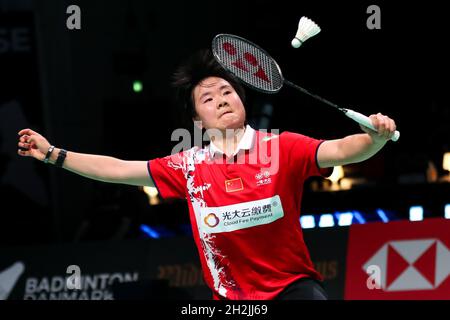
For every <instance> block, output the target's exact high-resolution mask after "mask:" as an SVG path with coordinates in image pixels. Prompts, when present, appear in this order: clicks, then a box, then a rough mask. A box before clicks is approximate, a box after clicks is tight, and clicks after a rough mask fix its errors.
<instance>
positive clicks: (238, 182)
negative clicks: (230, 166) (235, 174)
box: [225, 178, 244, 192]
mask: <svg viewBox="0 0 450 320" xmlns="http://www.w3.org/2000/svg"><path fill="white" fill-rule="evenodd" d="M225 190H227V192H236V191H241V190H244V185H243V183H242V179H241V178H236V179H231V180H226V181H225Z"/></svg>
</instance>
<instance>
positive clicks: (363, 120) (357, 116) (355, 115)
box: [345, 109, 400, 141]
mask: <svg viewBox="0 0 450 320" xmlns="http://www.w3.org/2000/svg"><path fill="white" fill-rule="evenodd" d="M345 110H346V111H345V115H346V116H347V117H349V118H350V119H353V120H355V121H356V122H358V123H359V124H362V125H363V126H365V127H367V128H369V129H372V130H374V131H376V130H375V128H374V126H373V125H372V121H371V120H370V118H369V117H366V116H365V115H363V114H361V113H359V112H356V111H353V110H350V109H345ZM399 138H400V132H399V131H395V132H394V135H393V136H392V138H391V140H392V141H397V140H398V139H399Z"/></svg>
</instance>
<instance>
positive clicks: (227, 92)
mask: <svg viewBox="0 0 450 320" xmlns="http://www.w3.org/2000/svg"><path fill="white" fill-rule="evenodd" d="M230 93H231V91H230V90H227V91H225V92H224V93H223V95H224V96H226V95H227V94H230Z"/></svg>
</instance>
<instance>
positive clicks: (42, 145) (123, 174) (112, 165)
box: [18, 129, 154, 187]
mask: <svg viewBox="0 0 450 320" xmlns="http://www.w3.org/2000/svg"><path fill="white" fill-rule="evenodd" d="M19 136H20V138H19V142H18V146H19V148H20V149H22V150H20V149H19V150H18V154H19V155H21V156H24V157H33V158H35V159H37V160H40V161H44V159H45V156H46V154H47V152H48V149H49V147H50V143H49V142H48V141H47V139H45V138H44V137H43V136H42V135H40V134H39V133H37V132H35V131H33V130H31V129H23V130H21V131H19ZM60 150H61V149H59V148H55V149H54V150H53V152H52V153H51V156H50V158H49V163H52V164H54V163H55V162H56V159H57V158H58V154H59V152H60ZM63 168H64V169H67V170H69V171H71V172H74V173H76V174H78V175H81V176H83V177H86V178H89V179H94V180H97V181H103V182H109V183H123V184H129V185H134V186H152V187H153V186H154V182H153V181H152V179H151V177H150V175H149V173H148V169H147V161H125V160H121V159H117V158H113V157H108V156H101V155H93V154H84V153H77V152H72V151H68V152H67V156H66V159H65V161H64V163H63Z"/></svg>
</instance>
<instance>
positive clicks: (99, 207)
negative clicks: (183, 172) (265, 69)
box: [0, 0, 450, 298]
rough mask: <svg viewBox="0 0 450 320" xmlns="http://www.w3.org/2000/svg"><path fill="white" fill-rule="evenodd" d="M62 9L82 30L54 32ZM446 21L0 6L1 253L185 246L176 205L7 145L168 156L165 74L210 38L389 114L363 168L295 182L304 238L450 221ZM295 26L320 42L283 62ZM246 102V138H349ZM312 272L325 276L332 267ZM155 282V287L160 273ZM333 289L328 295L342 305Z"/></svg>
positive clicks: (311, 105) (302, 115) (310, 12)
mask: <svg viewBox="0 0 450 320" xmlns="http://www.w3.org/2000/svg"><path fill="white" fill-rule="evenodd" d="M70 5H77V6H79V8H80V9H81V29H80V30H69V29H68V28H67V26H66V22H67V19H68V18H69V17H70V14H68V13H67V12H66V10H67V8H68V7H69V6H70ZM370 5H377V6H378V7H379V8H380V10H381V29H369V28H368V27H367V20H368V18H369V17H370V15H371V13H367V8H368V7H369V6H370ZM445 12H446V11H445V10H444V9H443V5H440V4H438V1H428V2H427V3H426V5H420V6H419V5H415V4H413V3H411V2H408V1H395V3H394V2H392V1H391V2H387V1H386V2H385V1H351V2H350V1H347V2H325V1H313V2H312V1H310V2H307V1H302V2H299V3H296V4H293V3H292V2H289V1H284V0H282V1H273V0H272V1H268V0H260V1H248V2H247V1H235V0H230V1H226V2H222V3H218V2H213V1H204V0H201V1H195V2H189V1H180V2H179V3H174V2H169V1H140V0H134V1H124V0H123V1H105V0H96V1H64V0H60V1H57V2H56V1H50V0H34V1H33V0H14V1H13V0H9V1H8V0H0V81H1V83H0V128H1V130H0V195H1V203H2V205H1V209H0V212H1V215H0V250H3V252H4V253H5V252H10V253H11V254H13V255H14V254H15V253H14V252H16V253H17V252H19V251H20V250H28V249H29V248H34V247H36V248H39V250H44V251H45V249H43V248H46V246H54V245H57V246H60V245H75V244H80V245H83V244H85V243H94V242H95V243H96V242H99V241H102V242H103V243H107V245H110V243H112V242H114V241H115V242H114V243H117V241H138V242H139V241H146V240H147V239H153V240H155V241H156V240H157V241H159V240H160V241H175V240H173V239H178V238H179V237H181V238H183V237H187V238H190V237H191V230H190V225H189V218H188V211H187V206H186V203H185V202H184V201H170V202H169V201H163V200H161V199H160V198H159V196H158V195H157V193H155V191H154V190H151V189H144V188H137V187H130V186H125V185H112V184H106V183H101V182H96V181H91V180H87V179H85V178H82V177H80V176H76V175H74V174H72V173H70V172H65V171H62V170H57V169H56V168H54V167H51V166H46V165H44V164H43V163H41V162H38V161H35V160H32V159H29V158H21V157H19V156H17V153H16V150H17V148H16V146H17V132H18V131H19V130H20V129H22V128H27V127H29V128H32V129H34V130H35V131H38V132H39V133H41V134H42V135H44V136H45V137H46V138H47V139H48V140H49V141H50V142H51V143H52V144H54V145H56V146H58V147H62V148H65V149H67V150H71V151H76V152H83V153H92V154H103V155H110V156H114V157H118V158H121V159H126V160H149V159H153V158H156V157H163V156H166V155H168V154H170V152H171V150H172V148H173V147H174V146H175V145H176V143H177V142H176V141H171V134H172V132H173V131H174V130H175V129H177V128H180V127H183V126H184V125H185V121H184V119H183V118H182V112H181V109H180V107H179V106H177V105H176V103H175V101H174V99H173V96H174V92H173V89H172V88H171V86H170V81H171V76H172V73H173V72H174V70H175V68H176V67H177V66H178V65H179V64H180V63H181V62H182V61H183V60H184V59H186V58H187V57H188V56H189V55H190V54H192V53H193V52H195V51H196V50H198V49H201V48H205V47H209V46H210V43H211V40H212V38H213V37H214V36H215V35H216V34H218V33H231V34H236V35H239V36H241V37H244V38H246V39H248V40H250V41H252V42H254V43H256V44H258V45H260V46H261V47H262V48H264V49H265V50H266V51H268V52H269V53H270V54H271V55H272V56H273V57H274V58H275V59H276V60H277V62H278V63H279V64H280V67H281V70H282V71H283V75H284V76H285V77H286V78H287V79H289V80H290V81H292V82H294V83H297V84H299V85H300V86H302V87H304V88H307V89H308V90H310V91H312V92H314V93H317V94H319V95H320V96H322V97H324V98H326V99H329V100H331V101H333V102H335V103H337V104H338V105H340V106H343V107H348V108H351V109H354V110H357V111H359V112H361V113H363V114H366V115H370V114H373V113H378V112H381V113H383V114H386V115H388V116H390V117H391V118H393V119H394V120H395V121H396V124H397V127H398V130H399V131H401V138H400V140H399V141H398V142H397V143H392V142H390V143H388V144H387V145H386V147H385V148H384V149H383V150H382V151H381V152H380V153H379V154H377V155H376V156H375V157H373V158H372V159H370V160H368V161H365V162H363V163H361V164H354V165H349V166H345V167H343V168H335V170H334V174H333V176H332V178H331V179H322V178H313V179H310V180H308V181H307V182H306V184H305V188H306V189H305V193H304V197H303V203H302V210H303V218H302V219H303V220H302V221H301V223H302V226H303V227H304V228H305V229H308V230H305V237H309V235H310V236H311V237H314V236H315V235H318V234H319V233H320V234H324V237H326V236H327V234H328V235H330V234H333V233H334V232H339V231H337V230H345V232H347V231H348V228H349V226H352V225H354V224H369V223H372V222H373V223H376V222H381V223H390V222H393V223H394V222H398V221H421V220H426V219H432V218H450V196H449V195H450V192H449V191H450V187H449V185H450V176H449V170H450V156H449V152H450V144H449V142H450V132H449V131H450V126H449V120H450V107H449V103H448V101H447V99H445V92H447V86H448V56H449V52H448V46H446V38H447V33H448V24H447V23H446V14H445ZM303 15H305V16H307V17H309V18H311V19H312V20H314V21H315V22H316V23H317V24H318V25H319V26H320V27H321V28H322V32H321V33H320V34H319V35H317V36H316V37H314V38H311V39H310V40H308V41H307V42H306V43H305V44H304V45H303V46H302V47H301V48H299V49H294V48H292V47H291V45H290V42H291V40H292V38H293V37H294V35H295V32H296V30H297V24H298V21H299V18H300V17H301V16H303ZM247 94H248V102H247V106H246V107H247V116H248V120H249V122H250V123H251V124H252V125H253V126H254V127H255V128H258V129H279V130H280V131H293V132H298V133H302V134H305V135H308V136H311V137H314V138H320V139H336V138H340V137H343V136H345V135H348V134H353V133H357V132H360V129H359V127H358V125H357V124H356V123H354V122H353V121H351V120H349V119H348V118H346V117H345V116H343V115H341V114H340V113H338V112H337V111H335V110H333V109H331V108H329V107H327V106H326V105H323V104H321V103H320V102H317V101H315V100H313V99H311V98H309V97H308V96H305V95H302V94H300V93H298V92H296V91H294V90H292V89H290V88H288V87H285V88H283V89H282V90H281V92H280V93H278V94H276V95H264V94H260V93H256V92H253V91H251V90H250V89H248V90H247ZM446 154H447V155H446ZM314 232H315V233H314ZM313 234H314V235H313ZM153 240H151V241H153ZM152 243H154V242H152ZM175 247H176V246H175ZM152 248H153V247H152ZM147 249H148V248H147V247H146V248H145V250H147ZM17 250H19V251H17ZM30 250H31V249H30ZM143 250H144V249H143ZM148 250H149V252H153V251H152V250H153V249H148ZM126 251H127V250H124V252H126ZM145 252H147V251H145ZM192 252H193V255H195V254H196V252H195V249H192ZM312 255H313V257H314V253H312ZM4 256H5V255H4ZM341 258H342V259H345V253H344V254H343V257H341ZM13 260H14V259H13ZM156 260H157V259H156ZM169 260H170V259H169ZM11 261H12V260H11ZM189 261H190V260H189ZM194 261H195V260H194ZM13 262H14V261H12V262H5V265H0V270H1V269H4V268H7V267H9V265H10V264H12V263H13ZM173 263H175V262H173ZM322 267H323V268H322V269H323V270H322V271H324V272H325V273H326V270H328V269H327V268H329V265H328V266H327V265H325V266H322ZM188 268H191V267H190V266H189V267H188ZM192 268H197V266H195V267H192ZM319 268H320V266H319ZM19 269H20V268H19ZM161 270H166V269H160V271H159V273H158V272H156V273H157V274H159V276H157V277H156V278H158V279H161V278H166V277H165V276H161V273H164V272H166V274H167V272H168V273H170V272H169V271H167V270H172V269H170V268H169V269H167V270H166V271H164V272H163V271H161ZM195 270H197V269H195ZM197 271H198V270H197ZM197 271H195V272H197ZM64 272H65V271H64ZM340 272H341V274H342V279H343V277H344V275H343V271H342V270H341V271H340ZM189 274H191V273H189ZM172 280H173V279H172ZM199 281H200V280H199ZM342 281H344V280H342ZM194 282H195V281H194ZM339 290H341V291H339V292H338V291H336V292H338V293H336V295H335V297H336V298H343V289H342V288H341V289H339ZM193 296H195V294H193ZM200 296H201V295H200Z"/></svg>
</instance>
